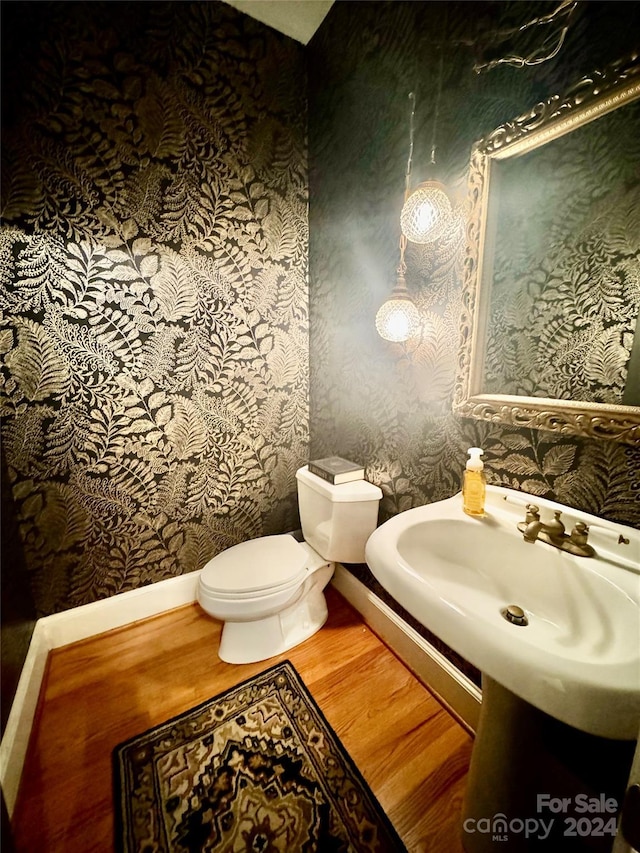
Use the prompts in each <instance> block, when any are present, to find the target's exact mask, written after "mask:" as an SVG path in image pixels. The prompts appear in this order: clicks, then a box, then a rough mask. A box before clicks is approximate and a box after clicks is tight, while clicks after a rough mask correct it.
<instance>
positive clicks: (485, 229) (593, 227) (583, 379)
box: [454, 56, 640, 444]
mask: <svg viewBox="0 0 640 853" xmlns="http://www.w3.org/2000/svg"><path fill="white" fill-rule="evenodd" d="M468 215H469V219H468V226H467V252H466V257H465V270H464V281H463V293H462V305H463V309H462V319H461V332H462V338H461V347H460V355H459V364H458V376H457V381H456V389H455V395H454V410H455V411H456V412H457V413H458V414H460V415H463V416H465V417H475V418H480V419H484V420H490V421H494V422H496V421H497V422H501V423H505V424H507V425H512V426H524V427H532V428H537V429H547V430H552V431H556V432H559V433H563V434H573V435H582V436H593V437H600V438H610V439H612V440H616V441H621V442H625V443H629V444H640V317H639V315H640V63H638V59H637V57H635V56H634V57H633V59H632V60H630V61H626V62H620V63H617V64H616V65H615V66H612V67H610V68H608V69H607V70H605V71H603V72H597V73H595V74H592V75H590V76H589V77H586V78H584V79H583V80H581V81H580V82H579V83H578V84H577V85H576V86H574V87H573V89H572V90H571V91H570V92H569V93H568V94H567V95H566V96H565V97H562V98H561V97H559V96H555V97H552V98H550V99H549V100H547V101H545V102H542V103H539V104H537V105H536V106H535V107H534V108H533V109H532V110H531V111H529V112H528V113H526V114H524V115H522V116H519V117H518V118H517V119H515V120H514V121H512V122H509V123H508V124H505V125H502V126H501V127H499V128H497V129H496V130H495V131H493V132H492V133H491V134H489V135H488V136H487V137H485V138H484V139H482V140H480V141H479V142H478V143H476V145H475V146H474V148H473V151H472V154H471V160H470V169H469V210H468ZM636 328H637V333H636Z"/></svg>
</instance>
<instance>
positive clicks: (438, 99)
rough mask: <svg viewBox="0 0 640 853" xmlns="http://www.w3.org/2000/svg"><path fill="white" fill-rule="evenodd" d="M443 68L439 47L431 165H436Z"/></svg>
mask: <svg viewBox="0 0 640 853" xmlns="http://www.w3.org/2000/svg"><path fill="white" fill-rule="evenodd" d="M443 67H444V51H443V49H442V45H440V62H439V65H438V89H437V91H436V106H435V110H434V114H433V134H432V136H431V165H432V166H435V164H436V134H437V132H438V118H439V117H440V96H441V95H442V70H443Z"/></svg>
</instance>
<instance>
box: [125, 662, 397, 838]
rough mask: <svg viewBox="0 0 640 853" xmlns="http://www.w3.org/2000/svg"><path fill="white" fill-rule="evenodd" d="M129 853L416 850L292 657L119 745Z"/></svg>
mask: <svg viewBox="0 0 640 853" xmlns="http://www.w3.org/2000/svg"><path fill="white" fill-rule="evenodd" d="M113 768H114V794H115V822H116V837H115V842H116V849H117V850H119V851H126V853H134V851H135V853H159V851H168V853H169V851H170V853H183V851H184V853H187V851H188V853H196V851H216V853H241V851H242V853H254V852H255V853H276V851H278V853H303V851H304V853H312V851H318V853H343V851H344V853H347V851H350V853H361V851H378V853H398V851H405V847H404V845H403V844H402V842H401V841H400V839H399V837H398V835H397V834H396V832H395V830H394V828H393V826H392V825H391V823H390V821H389V820H388V818H387V817H386V815H385V814H384V812H383V811H382V808H381V806H380V804H379V803H378V801H377V800H376V799H375V797H374V796H373V794H372V792H371V790H370V789H369V787H368V786H367V783H366V782H365V781H364V779H363V777H362V776H361V774H360V772H359V770H358V768H357V767H356V766H355V764H354V763H353V760H352V759H351V758H350V757H349V755H348V753H347V752H346V750H345V748H344V747H343V746H342V744H341V743H340V741H339V739H338V737H337V735H336V734H335V732H334V731H333V730H332V729H331V727H330V726H329V724H328V722H327V721H326V719H325V718H324V716H323V714H322V712H321V711H320V709H319V708H318V706H317V705H316V703H315V702H314V700H313V698H312V697H311V695H310V694H309V692H308V690H307V688H306V687H305V685H304V683H303V681H302V679H301V678H300V676H299V675H298V673H297V672H296V670H295V669H294V667H293V666H292V664H291V663H289V662H288V661H285V662H284V663H281V664H278V665H276V666H274V667H271V668H270V669H268V670H266V671H265V672H263V673H261V674H260V675H257V676H255V677H254V678H251V679H249V680H248V681H245V682H243V683H242V684H239V685H238V686H236V687H233V688H232V689H231V690H227V691H226V692H225V693H222V694H220V695H219V696H216V697H215V698H213V699H210V700H209V701H207V702H205V703H203V704H202V705H199V706H198V707H197V708H193V709H192V710H190V711H187V712H186V713H184V714H181V715H180V716H179V717H175V718H174V719H172V720H169V721H168V722H166V723H163V724H162V725H160V726H156V727H155V728H153V729H150V730H149V731H147V732H145V733H144V734H142V735H139V736H138V737H135V738H132V739H131V740H129V741H127V742H125V743H123V744H120V745H119V746H117V747H116V748H115V750H114V752H113Z"/></svg>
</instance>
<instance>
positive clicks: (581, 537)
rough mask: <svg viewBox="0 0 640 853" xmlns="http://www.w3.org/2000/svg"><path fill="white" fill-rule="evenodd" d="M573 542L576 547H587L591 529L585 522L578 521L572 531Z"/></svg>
mask: <svg viewBox="0 0 640 853" xmlns="http://www.w3.org/2000/svg"><path fill="white" fill-rule="evenodd" d="M570 538H571V541H572V542H574V543H575V544H576V545H586V544H587V539H588V538H589V527H588V525H586V524H585V523H584V521H576V523H575V525H574V527H573V530H572V531H571V537H570Z"/></svg>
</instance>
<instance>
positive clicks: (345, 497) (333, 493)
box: [296, 465, 382, 503]
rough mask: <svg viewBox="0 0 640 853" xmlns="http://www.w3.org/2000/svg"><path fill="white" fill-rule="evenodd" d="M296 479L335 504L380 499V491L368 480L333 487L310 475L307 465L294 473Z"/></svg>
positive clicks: (320, 478)
mask: <svg viewBox="0 0 640 853" xmlns="http://www.w3.org/2000/svg"><path fill="white" fill-rule="evenodd" d="M296 478H297V479H298V480H300V482H302V483H306V484H307V485H308V486H310V487H311V488H312V489H313V490H314V491H316V492H319V494H321V495H323V496H324V497H325V498H328V499H329V500H330V501H334V502H335V503H343V502H344V503H346V502H349V501H379V500H380V499H381V498H382V489H379V488H378V486H374V484H373V483H369V482H368V480H352V481H351V482H350V483H340V484H338V485H333V483H327V481H326V480H323V479H322V477H317V476H316V475H315V474H311V473H310V472H309V469H308V466H307V465H305V466H304V467H303V468H299V469H298V471H296Z"/></svg>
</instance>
